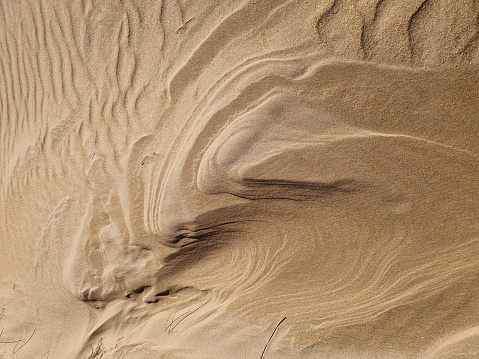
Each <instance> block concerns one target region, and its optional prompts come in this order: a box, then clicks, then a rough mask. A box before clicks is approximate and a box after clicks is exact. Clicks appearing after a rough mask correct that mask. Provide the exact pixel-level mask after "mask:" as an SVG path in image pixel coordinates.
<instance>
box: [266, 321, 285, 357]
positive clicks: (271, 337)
mask: <svg viewBox="0 0 479 359" xmlns="http://www.w3.org/2000/svg"><path fill="white" fill-rule="evenodd" d="M285 319H286V317H284V318H283V319H281V321H280V322H279V323H278V324H277V325H276V328H274V330H273V333H272V334H271V336H270V337H269V339H268V342H267V343H266V345H265V346H264V349H263V353H261V359H263V358H264V354H265V353H266V348H268V344H269V342H270V341H271V339H273V335H274V334H275V333H276V331H277V330H278V328H279V326H280V325H281V323H283V322H284V321H285Z"/></svg>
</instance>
